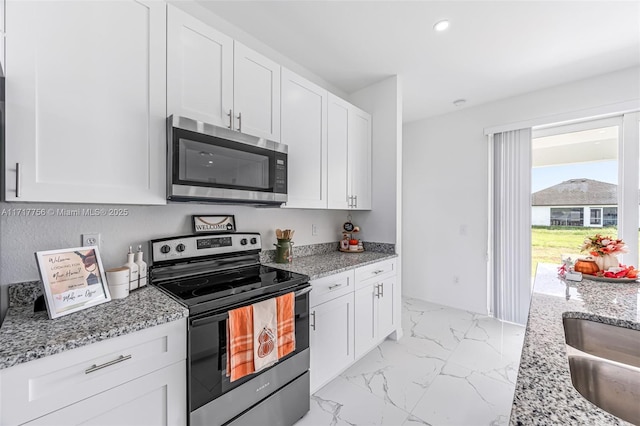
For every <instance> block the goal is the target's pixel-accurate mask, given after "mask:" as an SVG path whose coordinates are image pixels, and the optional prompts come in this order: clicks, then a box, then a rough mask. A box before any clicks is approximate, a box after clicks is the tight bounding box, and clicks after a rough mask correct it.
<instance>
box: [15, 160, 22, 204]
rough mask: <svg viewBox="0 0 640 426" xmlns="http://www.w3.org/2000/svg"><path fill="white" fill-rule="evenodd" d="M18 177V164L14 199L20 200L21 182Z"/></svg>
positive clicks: (17, 166) (17, 164)
mask: <svg viewBox="0 0 640 426" xmlns="http://www.w3.org/2000/svg"><path fill="white" fill-rule="evenodd" d="M20 176H21V174H20V163H16V198H20V197H21V196H22V192H21V190H22V182H21V180H20V179H21V177H20Z"/></svg>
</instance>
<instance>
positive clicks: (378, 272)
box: [372, 269, 384, 275]
mask: <svg viewBox="0 0 640 426" xmlns="http://www.w3.org/2000/svg"><path fill="white" fill-rule="evenodd" d="M383 272H384V269H376V270H375V271H373V272H372V274H373V275H378V274H381V273H383Z"/></svg>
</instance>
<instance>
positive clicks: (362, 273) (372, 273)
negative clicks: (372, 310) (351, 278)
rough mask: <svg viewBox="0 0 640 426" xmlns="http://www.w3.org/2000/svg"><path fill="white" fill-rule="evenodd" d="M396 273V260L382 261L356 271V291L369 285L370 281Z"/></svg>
mask: <svg viewBox="0 0 640 426" xmlns="http://www.w3.org/2000/svg"><path fill="white" fill-rule="evenodd" d="M395 273H396V259H389V260H384V261H382V262H377V263H373V264H371V265H367V266H363V267H361V268H358V269H356V283H357V284H356V290H357V289H359V288H362V287H364V286H366V285H367V284H369V283H371V281H370V280H374V279H377V278H381V277H385V276H392V275H395Z"/></svg>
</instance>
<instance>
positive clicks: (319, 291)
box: [309, 259, 399, 393]
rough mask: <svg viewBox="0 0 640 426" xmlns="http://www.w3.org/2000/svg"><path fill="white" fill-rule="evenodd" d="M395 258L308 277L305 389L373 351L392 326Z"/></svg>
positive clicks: (395, 300)
mask: <svg viewBox="0 0 640 426" xmlns="http://www.w3.org/2000/svg"><path fill="white" fill-rule="evenodd" d="M395 266H396V259H391V260H386V261H382V262H377V263H374V264H370V265H367V266H364V267H361V268H357V269H355V270H354V269H352V270H349V271H345V272H341V273H339V274H335V275H331V276H328V277H324V278H321V279H318V280H313V281H311V286H312V288H313V290H312V291H311V296H310V305H311V308H310V315H311V318H310V322H309V328H310V332H309V346H310V348H311V392H312V393H313V392H316V391H317V390H318V389H319V388H320V387H321V386H324V385H325V384H327V383H328V382H329V381H331V380H332V379H334V378H335V377H337V376H338V374H340V373H341V372H342V371H344V370H346V369H347V368H348V367H349V366H350V365H351V364H353V362H354V361H355V360H357V359H359V358H361V357H362V356H363V355H364V354H366V353H367V352H369V351H370V350H371V349H373V348H374V347H375V346H376V345H378V344H379V343H380V342H381V341H383V340H384V339H385V338H386V337H387V336H388V335H390V334H391V333H393V332H394V331H395V330H396V328H397V326H398V324H396V321H395V319H394V318H395V313H396V310H397V309H399V308H398V307H397V306H395V305H396V304H397V303H398V302H399V299H398V295H397V293H396V292H397V289H396V268H395Z"/></svg>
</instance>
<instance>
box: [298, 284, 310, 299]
mask: <svg viewBox="0 0 640 426" xmlns="http://www.w3.org/2000/svg"><path fill="white" fill-rule="evenodd" d="M311 290H313V287H311V286H308V287H305V288H303V289H301V290H298V291H296V292H295V296H296V297H298V296H302V295H303V294H307V293H309V292H310V291H311Z"/></svg>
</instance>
